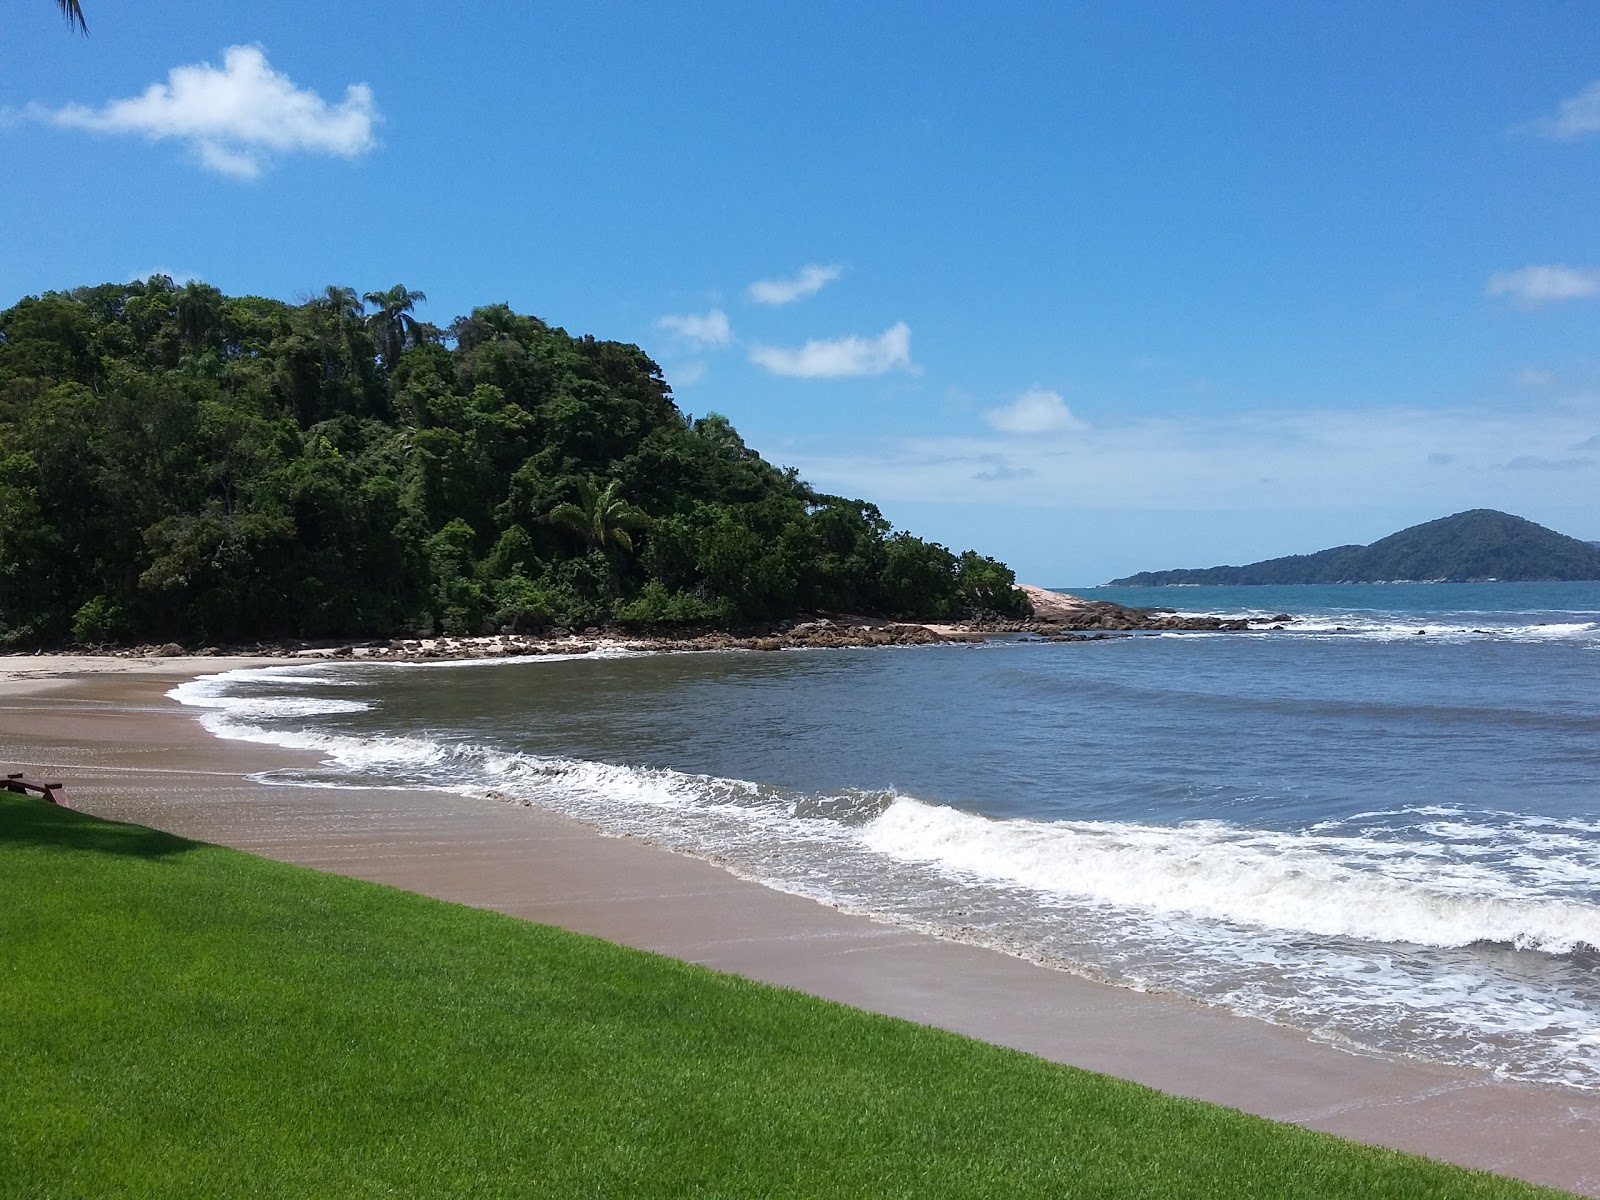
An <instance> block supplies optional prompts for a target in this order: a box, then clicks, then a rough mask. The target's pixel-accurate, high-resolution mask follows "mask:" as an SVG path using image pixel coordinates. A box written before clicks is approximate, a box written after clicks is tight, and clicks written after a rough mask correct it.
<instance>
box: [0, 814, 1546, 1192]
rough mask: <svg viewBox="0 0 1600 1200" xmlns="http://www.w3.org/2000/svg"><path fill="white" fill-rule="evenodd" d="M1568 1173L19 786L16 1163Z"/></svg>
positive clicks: (5, 885) (971, 1178)
mask: <svg viewBox="0 0 1600 1200" xmlns="http://www.w3.org/2000/svg"><path fill="white" fill-rule="evenodd" d="M1556 1194H1557V1193H1554V1192H1548V1191H1544V1190H1541V1189H1538V1188H1534V1187H1531V1186H1528V1185H1524V1184H1520V1183H1516V1182H1512V1181H1510V1180H1506V1179H1501V1178H1498V1177H1495V1176H1491V1175H1486V1174H1482V1173H1478V1172H1472V1171H1466V1170H1462V1169H1460V1168H1456V1167H1450V1166H1445V1165H1441V1164H1438V1163H1434V1162H1430V1161H1427V1160H1424V1159H1420V1158H1414V1157H1410V1156H1407V1155H1402V1154H1397V1153H1393V1152H1390V1151H1385V1150H1378V1149H1374V1148H1371V1147H1366V1146H1360V1145H1356V1144H1353V1143H1349V1142H1344V1141H1341V1140H1339V1139H1337V1138H1333V1137H1330V1136H1327V1135H1324V1134H1318V1133H1312V1132H1309V1131H1306V1130H1303V1129H1299V1128H1295V1127H1292V1126H1286V1125H1278V1124H1274V1123H1272V1122H1270V1121H1265V1120H1261V1119H1258V1118H1255V1117H1250V1116H1246V1115H1244V1114H1241V1113H1238V1112H1235V1111H1232V1110H1229V1109H1224V1108H1220V1107H1217V1106H1214V1105H1209V1104H1203V1103H1200V1102H1197V1101H1188V1100H1180V1099H1175V1098H1173V1097H1170V1096H1165V1095H1162V1094H1160V1093H1158V1092H1154V1091H1150V1090H1149V1089H1146V1088H1142V1087H1139V1086H1136V1085H1134V1084H1129V1083H1124V1082H1120V1081H1117V1080H1112V1079H1108V1078H1105V1077H1103V1076H1098V1075H1093V1074H1090V1073H1088V1072H1084V1071H1078V1070H1074V1069H1072V1068H1068V1067H1062V1066H1058V1065H1055V1064H1051V1063H1048V1062H1045V1061H1043V1060H1040V1059H1036V1058H1032V1057H1030V1056H1028V1055H1024V1054H1020V1053H1017V1052H1014V1051H1009V1050H1005V1049H1001V1048H999V1047H995V1046H990V1045H986V1044H984V1043H981V1042H975V1041H971V1040H968V1039H966V1038H962V1037H958V1036H955V1035H953V1034H947V1033H943V1032H940V1031H938V1030H933V1029H927V1028H924V1027H921V1026H917V1025H913V1024H910V1023H908V1022H904V1021H898V1020H893V1019H890V1018H887V1017H879V1016H874V1015H871V1014H868V1013H863V1012H859V1011H856V1010H854V1009H850V1008H846V1007H843V1006H841V1005H835V1004H830V1003H827V1002H825V1001H821V1000H817V999H814V998H811V997H808V996H804V995H801V994H799V993H796V992H790V991H786V990H783V989H779V988H774V987H768V986H765V985H762V984H757V983H752V982H749V981H747V980H742V979H738V978H734V977H731V976H726V975H720V974H717V973H715V972H712V971H709V970H705V969H703V968H698V967H694V966H691V965H689V964H685V963H681V962H677V961H674V960H671V959H666V958H661V957H658V956H655V955H650V954H645V953H641V952H638V951H634V950H628V949H625V948H622V947H619V946H615V945H611V944H609V943H606V942H601V941H597V940H594V939H591V938H585V937H580V936H578V935H575V934H569V933H566V932H563V931H561V930H556V929H551V928H547V927H544V926H538V925H532V924H528V923H525V922H521V921H516V920H513V919H511V918H508V917H503V916H500V915H498V914H495V913H490V912H483V911H479V910H476V909H469V908H463V907H460V906H457V905H451V904H445V903H442V902H439V901H434V900H430V899H428V898H426V897H422V896H417V895H413V894H411V893H407V892H402V891H397V890H395V889H392V888H385V887H380V886H376V885H373V884H367V883H361V882H357V881H353V880H349V879H344V878H340V877H338V876H332V875H323V874H319V873H317V872H313V871H308V870H304V869H300V868H296V867H290V866H286V865H283V864H280V863H274V862H270V861H267V860H264V859H259V858H254V857H251V856H249V855H245V854H241V853H238V852H235V851H231V850H226V849H222V848H220V847H215V846H209V845H204V844H200V843H196V842H190V841H185V840H183V839H181V838H176V837H171V836H168V835H166V834H162V833H159V832H156V831H153V830H149V829H144V828H141V827H138V826H131V825H118V824H113V823H110V822H106V821H100V820H97V819H94V818H92V817H87V816H84V815H82V814H79V813H74V812H69V811H65V810H62V809H58V808H55V807H53V806H51V805H48V804H44V803H42V802H41V801H39V800H37V799H34V798H31V797H20V796H12V795H9V794H6V793H0V1195H4V1196H18V1197H20V1196H27V1197H68V1196H94V1197H111V1196H152V1197H162V1198H168V1197H183V1196H205V1197H222V1196H285V1197H287V1196H317V1197H327V1196H340V1197H359V1196H407V1197H413V1196H450V1197H465V1196H674V1197H695V1196H741V1197H745V1196H807V1197H821V1196H872V1197H880V1196H984V1197H994V1196H1003V1197H1015V1196H1051V1197H1074V1196H1081V1197H1097V1198H1098V1197H1182V1196H1192V1197H1206V1198H1207V1200H1211V1198H1215V1197H1250V1196H1260V1197H1275V1198H1276V1197H1296V1196H1304V1197H1317V1198H1318V1200H1328V1198H1332V1197H1361V1198H1363V1200H1370V1198H1372V1197H1384V1196H1393V1197H1405V1198H1406V1200H1420V1198H1425V1197H1532V1196H1553V1195H1556Z"/></svg>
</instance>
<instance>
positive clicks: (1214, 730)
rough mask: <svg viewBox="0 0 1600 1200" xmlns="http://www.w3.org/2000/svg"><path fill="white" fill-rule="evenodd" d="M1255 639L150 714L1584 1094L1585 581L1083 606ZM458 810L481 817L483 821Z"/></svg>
mask: <svg viewBox="0 0 1600 1200" xmlns="http://www.w3.org/2000/svg"><path fill="white" fill-rule="evenodd" d="M1088 594H1090V595H1092V596H1094V597H1096V598H1106V599H1114V600H1118V601H1121V602H1124V603H1132V604H1155V605H1163V606H1167V607H1174V608H1177V609H1179V610H1180V611H1184V612H1193V613H1215V614H1228V615H1235V614H1241V613H1247V614H1251V615H1257V616H1271V615H1275V614H1277V613H1280V612H1281V613H1290V614H1294V615H1295V616H1296V617H1297V620H1295V621H1294V622H1292V623H1289V624H1288V625H1287V626H1286V627H1285V628H1284V629H1282V630H1280V631H1265V632H1259V633H1248V634H1208V633H1171V634H1160V635H1143V636H1135V637H1128V638H1120V639H1114V640H1106V641H1096V642H1085V643H1047V642H1039V641H1030V640H1028V639H1024V638H1011V639H1003V640H996V641H991V642H989V643H987V644H984V645H979V646H965V645H962V646H938V647H908V648H883V649H869V650H835V651H825V650H806V651H788V652H779V653H760V652H729V653H714V654H683V655H642V654H627V653H618V654H609V655H606V654H594V655H586V656H581V657H575V658H565V659H564V658H560V657H546V658H539V659H525V660H511V661H504V660H499V661H495V662H492V663H481V664H437V665H393V664H368V665H363V664H359V663H343V664H329V665H318V666H315V667H308V666H299V665H297V666H289V667H275V668H270V669H268V670H265V671H253V672H232V673H229V674H226V675H222V676H213V677H210V678H207V679H203V680H199V681H196V682H194V683H190V684H186V685H183V686H182V687H179V688H178V689H176V690H175V692H174V695H175V696H177V697H178V698H179V699H181V700H183V701H185V702H186V703H189V704H192V705H195V706H196V708H197V710H200V711H201V714H202V719H203V720H204V721H205V722H206V724H207V725H208V727H209V728H211V729H212V731H213V732H215V733H217V734H218V735H219V736H223V737H235V738H248V739H251V740H259V741H266V742H274V743H279V744H283V745H288V746H297V747H305V748H312V749H316V750H318V751H320V752H321V753H322V754H323V755H324V764H323V766H322V767H321V768H319V769H317V770H314V771H282V772H274V773H272V775H271V776H270V778H271V781H272V782H276V783H281V784H284V785H286V786H329V785H361V784H389V783H406V784H416V785H419V786H436V785H437V784H438V781H439V780H440V779H441V778H443V777H448V778H449V779H450V780H451V785H450V786H451V788H452V790H456V791H459V792H461V793H463V795H462V798H461V803H463V804H482V803H493V802H505V803H521V804H528V805H539V806H544V807H548V808H551V809H555V810H558V811H560V812H563V813H568V814H571V815H574V816H577V817H580V818H582V819H584V820H587V821H590V822H592V823H593V824H594V825H596V826H597V827H599V828H600V829H602V830H605V831H608V832H611V833H615V834H628V835H634V836H638V837H642V838H645V839H648V840H650V841H653V842H655V843H657V844H660V845H662V846H667V847H671V848H673V849H675V850H679V851H683V852H686V853H689V854H694V855H698V856H701V857H704V858H706V859H709V860H711V861H713V862H716V863H719V864H721V865H722V866H724V867H725V868H726V869H728V870H730V871H733V872H735V873H737V874H739V875H742V876H745V877H748V878H750V879H754V880H758V881H760V882H762V883H765V884H766V885H768V886H771V887H774V888H779V889H782V890H785V891H789V892H794V893H798V894H801V895H805V896H810V897H813V898H815V899H816V900H818V901H820V902H823V903H827V904H832V905H836V906H839V907H841V908H845V909H848V910H851V911H856V912H862V913H867V914H870V915H872V916H874V917H876V918H878V919H880V920H885V921H891V922H898V923H901V924H904V925H907V926H911V927H915V928H918V929H924V930H929V931H932V932H935V933H938V934H941V935H944V936H948V937H955V938H961V939H964V940H969V941H977V942H980V943H984V944H988V945H992V946H994V947H996V948H998V949H1001V950H1004V951H1006V952H1008V953H1012V954H1018V955H1022V956H1025V957H1029V958H1032V959H1035V960H1038V961H1041V962H1045V963H1048V964H1051V965H1053V966H1056V967H1059V968H1060V969H1063V970H1068V971H1073V972H1077V973H1080V974H1083V975H1087V976H1090V977H1093V978H1099V979H1104V980H1107V981H1110V982H1112V983H1116V984H1119V985H1122V986H1126V987H1131V988H1139V989H1147V990H1160V991H1166V992H1175V993H1179V994H1182V995H1185V996H1189V997H1193V998H1194V999H1196V1000H1198V1001H1201V1002H1204V1003H1208V1004H1214V1005H1219V1006H1223V1007H1225V1008H1228V1009H1231V1010H1234V1011H1237V1012H1240V1013H1244V1014H1249V1015H1252V1016H1255V1017H1259V1018H1263V1019H1266V1020H1271V1021H1275V1022H1278V1023H1281V1024H1284V1025H1288V1026H1292V1027H1295V1028H1298V1029H1302V1030H1304V1031H1305V1032H1306V1033H1307V1034H1308V1035H1309V1036H1311V1037H1313V1038H1316V1039H1318V1040H1323V1041H1328V1042H1332V1043H1335V1044H1338V1045H1341V1046H1344V1047H1346V1048H1348V1049H1350V1050H1352V1051H1355V1052H1365V1053H1383V1054H1401V1055H1409V1056H1415V1057H1420V1058H1425V1059H1430V1060H1435V1061H1443V1062H1448V1063H1453V1064H1459V1065H1467V1066H1471V1067H1475V1068H1480V1069H1483V1070H1486V1071H1490V1072H1494V1073H1496V1074H1498V1075H1501V1076H1503V1077H1508V1078H1513V1079H1520V1080H1528V1081H1536V1082H1541V1083H1550V1084H1560V1085H1566V1086H1571V1087H1578V1088H1584V1089H1597V1088H1600V583H1587V584H1483V585H1454V584H1419V585H1411V584H1407V585H1377V586H1362V585H1344V586H1338V587H1316V588H1309V587H1308V588H1288V587H1283V588H1279V587H1271V588H1267V587H1262V588H1206V587H1195V588H1175V589H1110V588H1101V589H1094V590H1093V591H1090V592H1089V593H1088ZM490 794H492V795H493V797H494V799H490V800H486V799H485V798H484V797H485V796H486V795H490Z"/></svg>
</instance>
